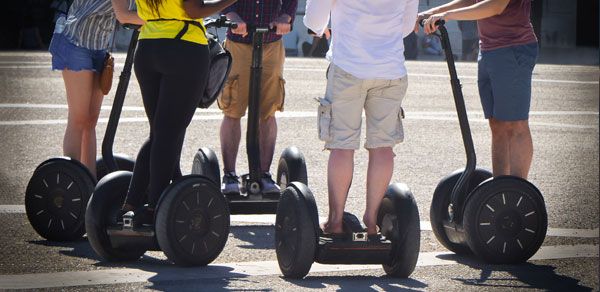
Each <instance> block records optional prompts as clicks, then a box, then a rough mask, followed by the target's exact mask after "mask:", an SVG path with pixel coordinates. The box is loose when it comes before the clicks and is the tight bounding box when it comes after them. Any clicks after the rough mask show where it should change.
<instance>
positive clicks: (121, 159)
mask: <svg viewBox="0 0 600 292" xmlns="http://www.w3.org/2000/svg"><path fill="white" fill-rule="evenodd" d="M114 158H115V160H116V161H117V168H118V169H117V170H126V171H133V166H134V165H135V160H133V159H131V158H130V157H127V156H126V155H123V154H115V155H114ZM108 173H109V171H108V168H106V163H104V159H103V158H102V157H100V158H98V159H96V177H97V178H98V180H101V179H102V178H103V177H105V176H106V175H107V174H108Z"/></svg>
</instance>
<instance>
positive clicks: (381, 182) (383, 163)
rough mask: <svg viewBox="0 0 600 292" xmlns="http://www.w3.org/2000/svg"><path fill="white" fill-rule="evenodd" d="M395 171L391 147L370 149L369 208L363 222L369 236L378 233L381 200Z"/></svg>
mask: <svg viewBox="0 0 600 292" xmlns="http://www.w3.org/2000/svg"><path fill="white" fill-rule="evenodd" d="M393 171H394V151H393V150H392V148H391V147H382V148H374V149H369V168H368V170H367V207H366V209H365V214H364V216H363V222H364V223H365V225H366V226H367V233H368V234H376V233H377V213H378V212H379V206H380V205H381V200H383V196H384V195H385V191H386V190H387V188H388V185H389V184H390V180H391V179H392V173H393Z"/></svg>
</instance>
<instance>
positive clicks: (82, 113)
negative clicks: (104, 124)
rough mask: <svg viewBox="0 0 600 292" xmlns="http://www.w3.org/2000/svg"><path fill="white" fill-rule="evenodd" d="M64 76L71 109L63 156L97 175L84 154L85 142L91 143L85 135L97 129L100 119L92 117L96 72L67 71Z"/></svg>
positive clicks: (64, 71) (63, 72) (95, 116)
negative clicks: (91, 109)
mask: <svg viewBox="0 0 600 292" xmlns="http://www.w3.org/2000/svg"><path fill="white" fill-rule="evenodd" d="M62 75H63V80H64V82H65V88H66V92H67V104H68V107H69V116H68V120H67V128H66V130H65V136H64V139H63V154H64V155H65V156H68V157H71V158H73V159H76V160H78V161H81V162H82V163H83V164H84V165H85V166H87V167H88V168H89V169H90V171H93V173H95V169H93V168H95V165H93V164H88V162H89V160H88V159H84V158H83V153H82V148H83V147H82V146H83V145H84V144H83V143H84V140H85V141H86V142H87V141H89V137H86V138H85V139H84V135H86V133H89V132H90V131H89V129H90V128H94V127H95V125H96V121H97V119H98V116H97V115H90V107H91V104H92V100H93V99H94V98H93V88H94V72H93V71H87V70H82V71H71V70H68V69H65V70H63V71H62ZM100 102H101V101H100ZM94 145H95V144H94ZM94 155H95V153H94Z"/></svg>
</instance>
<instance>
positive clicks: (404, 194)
mask: <svg viewBox="0 0 600 292" xmlns="http://www.w3.org/2000/svg"><path fill="white" fill-rule="evenodd" d="M377 217H378V225H379V226H380V230H381V233H382V234H383V235H384V236H385V237H386V238H388V239H390V240H391V241H392V252H391V255H390V262H389V263H387V264H383V265H382V266H383V270H384V271H385V273H386V274H387V275H388V276H391V277H396V278H408V277H409V276H410V275H411V274H412V272H413V271H414V270H415V267H416V265H417V259H418V258H419V249H420V246H421V227H420V219H419V210H418V208H417V203H416V201H415V198H414V196H413V194H412V192H411V191H410V189H409V188H408V186H407V185H406V184H401V183H396V184H392V185H390V186H389V187H388V189H387V191H386V194H385V196H384V198H383V201H382V203H381V207H380V209H379V214H378V216H377Z"/></svg>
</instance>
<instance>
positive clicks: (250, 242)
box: [230, 226, 275, 249]
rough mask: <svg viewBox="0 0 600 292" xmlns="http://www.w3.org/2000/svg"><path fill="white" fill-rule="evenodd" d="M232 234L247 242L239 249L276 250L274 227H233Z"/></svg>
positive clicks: (239, 245) (240, 245)
mask: <svg viewBox="0 0 600 292" xmlns="http://www.w3.org/2000/svg"><path fill="white" fill-rule="evenodd" d="M230 233H231V234H232V235H233V237H234V238H236V239H238V240H240V241H243V242H246V243H247V244H243V245H242V244H238V245H237V247H239V248H244V249H274V248H275V229H274V227H273V226H232V227H231V230H230Z"/></svg>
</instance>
